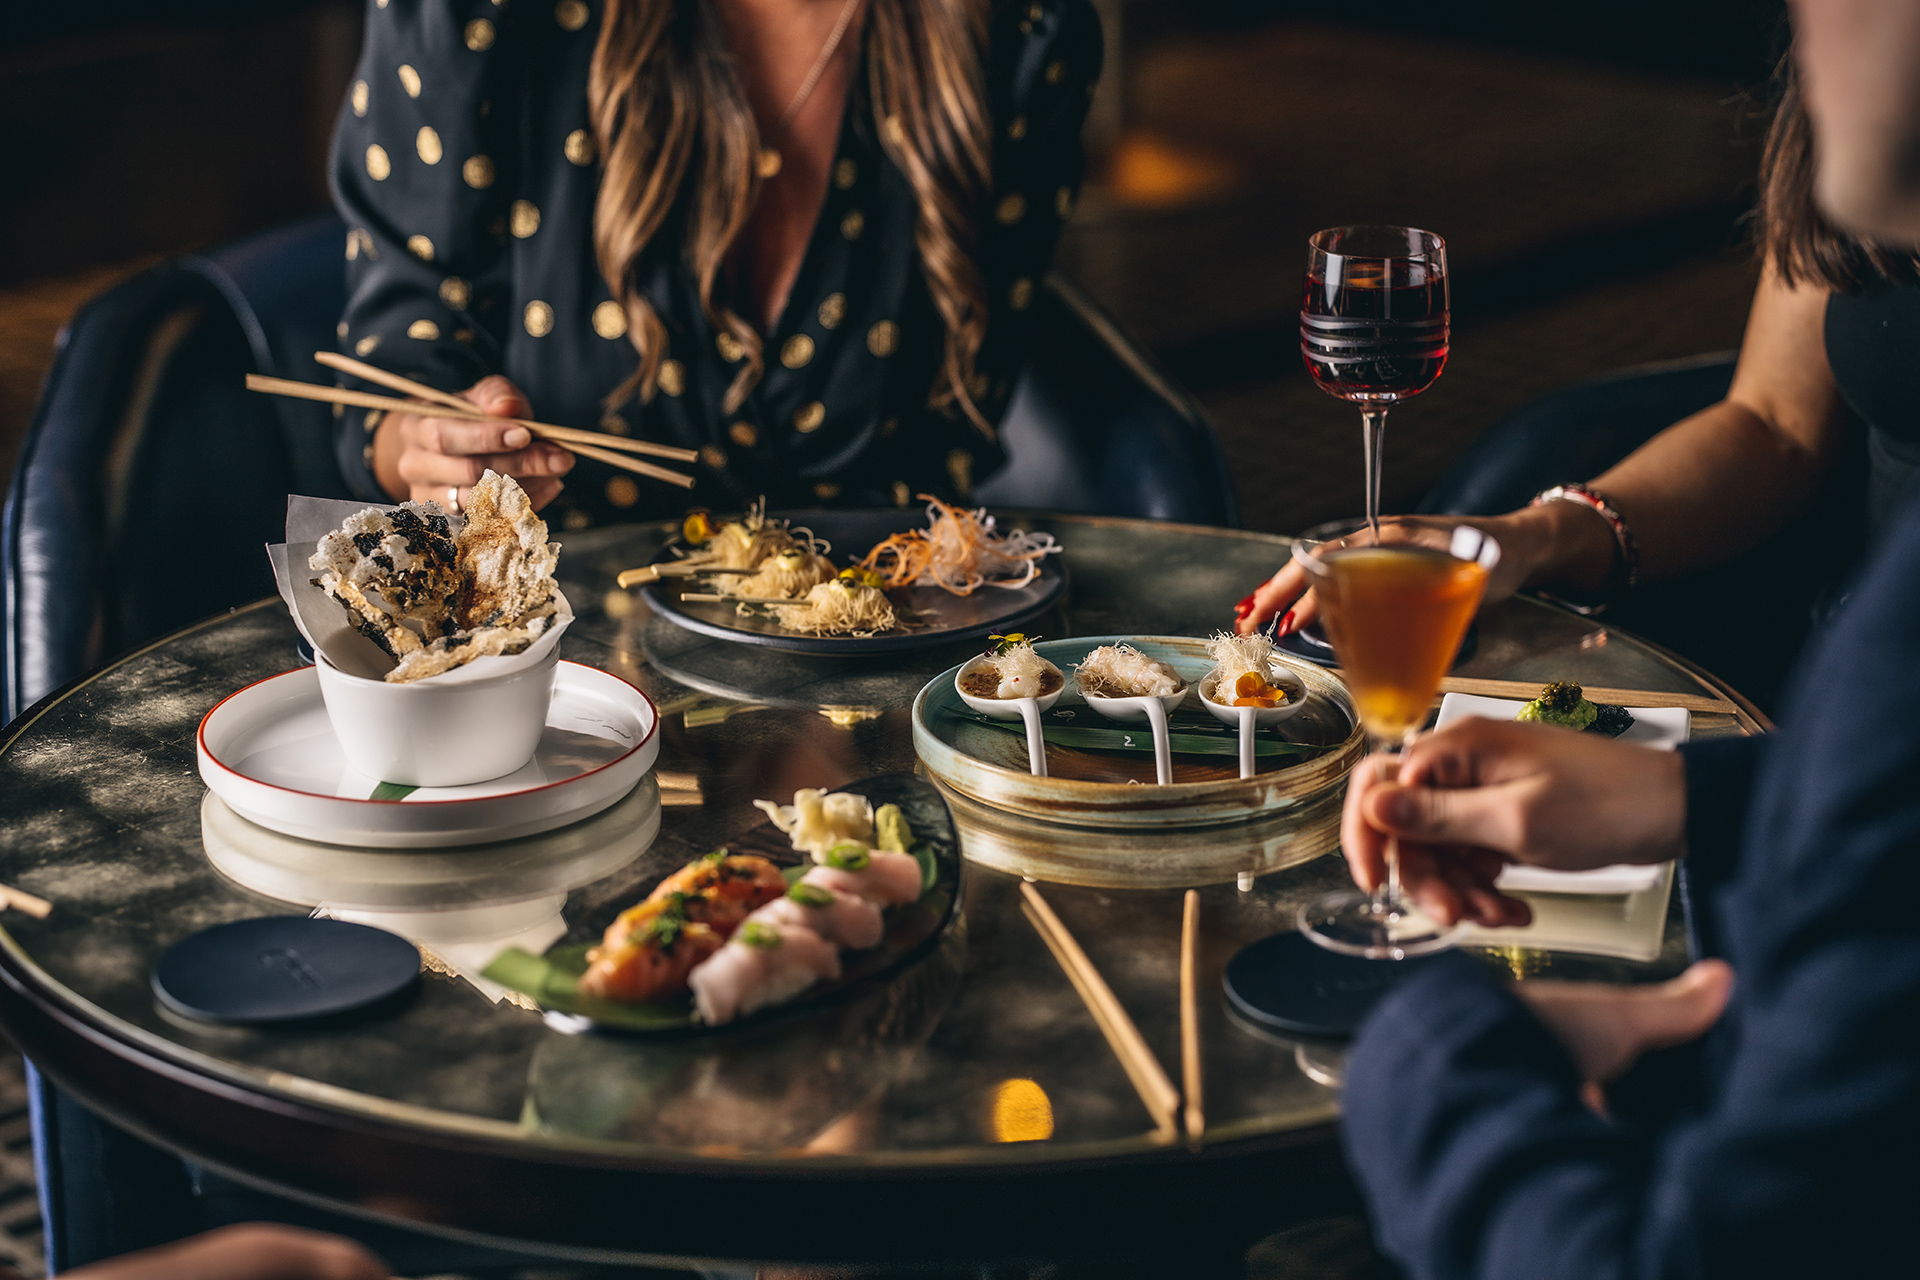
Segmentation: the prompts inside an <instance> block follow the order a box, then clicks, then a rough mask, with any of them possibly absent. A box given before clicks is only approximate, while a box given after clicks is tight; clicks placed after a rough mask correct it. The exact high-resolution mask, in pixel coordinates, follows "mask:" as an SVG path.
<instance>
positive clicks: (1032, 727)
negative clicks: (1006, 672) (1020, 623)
mask: <svg viewBox="0 0 1920 1280" xmlns="http://www.w3.org/2000/svg"><path fill="white" fill-rule="evenodd" d="M1041 661H1042V662H1046V661H1047V660H1046V659H1045V658H1042V659H1041ZM982 667H987V668H989V669H991V670H992V671H993V673H994V680H995V682H996V683H998V681H999V679H1000V669H999V668H998V667H996V666H994V663H993V658H992V657H991V656H988V655H982V656H981V657H978V658H975V659H974V660H973V661H971V662H969V663H967V664H966V665H965V666H963V667H961V668H960V670H959V671H958V672H957V673H956V674H955V675H954V677H953V691H954V692H955V693H957V694H959V695H960V700H961V701H962V702H964V703H966V704H967V705H968V706H970V707H972V708H973V709H974V710H975V711H978V712H979V713H980V714H981V715H983V716H992V717H993V718H994V719H995V720H1015V719H1018V720H1025V721H1026V722H1027V771H1028V772H1029V773H1031V774H1033V776H1034V777H1036V778H1044V777H1046V776H1047V741H1046V739H1045V738H1043V737H1041V736H1040V713H1041V712H1043V711H1051V710H1052V709H1053V704H1054V703H1056V702H1058V701H1060V695H1061V694H1063V693H1065V692H1066V691H1067V679H1066V677H1065V676H1060V668H1058V667H1056V666H1054V665H1053V664H1052V663H1051V662H1047V670H1049V671H1051V672H1053V674H1054V675H1056V676H1060V687H1059V688H1057V689H1055V690H1054V691H1053V692H1052V693H1049V694H1044V695H1042V696H1040V697H1037V698H981V697H976V696H975V695H973V694H971V693H968V692H967V691H966V690H965V689H964V688H962V687H961V684H960V682H961V681H962V680H965V679H966V678H967V676H968V675H969V674H970V673H972V672H975V671H978V670H980V669H981V668H982Z"/></svg>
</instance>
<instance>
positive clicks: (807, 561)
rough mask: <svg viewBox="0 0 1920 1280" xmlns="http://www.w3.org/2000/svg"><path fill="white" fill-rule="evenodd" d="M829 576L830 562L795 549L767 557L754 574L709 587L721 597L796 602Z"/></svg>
mask: <svg viewBox="0 0 1920 1280" xmlns="http://www.w3.org/2000/svg"><path fill="white" fill-rule="evenodd" d="M743 567H744V566H743ZM833 576H834V572H833V561H831V560H829V559H827V558H826V557H825V556H818V555H815V554H814V553H813V552H811V551H808V550H806V549H805V548H802V547H796V548H794V549H793V550H791V551H782V552H780V553H778V554H777V555H771V556H768V557H767V558H766V559H765V560H762V561H761V562H760V564H759V568H758V572H756V573H752V574H747V575H741V576H735V577H723V578H721V579H720V580H719V581H717V582H715V583H714V584H713V585H714V589H715V590H716V591H718V592H719V593H720V594H721V595H723V596H748V597H759V598H766V597H768V596H780V597H783V598H784V599H788V600H798V599H800V598H801V597H802V596H804V595H806V594H807V592H808V591H810V590H811V589H813V588H814V587H815V586H818V585H819V584H820V583H822V582H825V581H827V580H828V579H829V578H831V577H833ZM742 607H743V608H744V607H745V606H742Z"/></svg>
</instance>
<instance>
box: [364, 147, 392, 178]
mask: <svg viewBox="0 0 1920 1280" xmlns="http://www.w3.org/2000/svg"><path fill="white" fill-rule="evenodd" d="M392 172H393V161H391V160H389V159H388V158H387V149H386V148H385V147H383V146H381V145H380V144H379V143H377V142H376V143H374V144H373V145H372V146H370V147H368V148H367V176H368V177H369V178H372V179H373V180H374V181H375V182H385V181H386V180H387V175H388V174H390V173H392Z"/></svg>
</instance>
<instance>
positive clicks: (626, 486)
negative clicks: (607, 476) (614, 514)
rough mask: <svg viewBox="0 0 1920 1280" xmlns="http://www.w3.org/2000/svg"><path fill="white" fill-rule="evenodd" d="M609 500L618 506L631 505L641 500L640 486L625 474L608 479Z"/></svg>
mask: <svg viewBox="0 0 1920 1280" xmlns="http://www.w3.org/2000/svg"><path fill="white" fill-rule="evenodd" d="M607 501H608V502H611V503H612V504H613V505H614V506H616V507H630V506H632V505H633V504H634V503H636V502H638V501H640V486H639V485H637V484H635V483H634V482H633V481H631V480H629V479H627V478H626V477H625V476H615V477H614V478H613V479H611V480H609V481H607Z"/></svg>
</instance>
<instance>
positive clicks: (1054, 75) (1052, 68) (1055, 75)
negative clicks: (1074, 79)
mask: <svg viewBox="0 0 1920 1280" xmlns="http://www.w3.org/2000/svg"><path fill="white" fill-rule="evenodd" d="M1045 74H1046V78H1047V83H1048V84H1059V83H1060V82H1061V81H1062V80H1064V79H1066V77H1067V64H1066V63H1064V62H1049V63H1048V64H1047V70H1046V73H1045Z"/></svg>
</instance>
